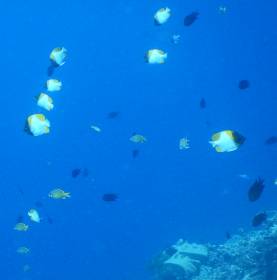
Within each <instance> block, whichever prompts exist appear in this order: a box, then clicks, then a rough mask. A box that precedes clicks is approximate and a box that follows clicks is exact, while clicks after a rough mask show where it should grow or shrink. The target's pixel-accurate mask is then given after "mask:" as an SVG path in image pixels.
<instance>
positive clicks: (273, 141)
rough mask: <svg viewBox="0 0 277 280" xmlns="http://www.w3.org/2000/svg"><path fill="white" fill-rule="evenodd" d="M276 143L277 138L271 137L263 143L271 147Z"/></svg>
mask: <svg viewBox="0 0 277 280" xmlns="http://www.w3.org/2000/svg"><path fill="white" fill-rule="evenodd" d="M276 143H277V137H276V136H271V137H269V138H268V139H267V140H266V141H265V145H273V144H276Z"/></svg>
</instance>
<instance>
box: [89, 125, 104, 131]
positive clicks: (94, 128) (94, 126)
mask: <svg viewBox="0 0 277 280" xmlns="http://www.w3.org/2000/svg"><path fill="white" fill-rule="evenodd" d="M90 128H91V129H93V130H94V131H96V132H101V128H100V127H99V126H96V125H91V126H90Z"/></svg>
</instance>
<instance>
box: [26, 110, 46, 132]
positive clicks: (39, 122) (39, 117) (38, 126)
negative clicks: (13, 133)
mask: <svg viewBox="0 0 277 280" xmlns="http://www.w3.org/2000/svg"><path fill="white" fill-rule="evenodd" d="M27 125H28V128H27V129H28V131H30V133H31V134H32V135H33V136H39V135H43V134H48V133H49V132H50V122H49V120H47V119H46V118H45V116H44V115H43V114H33V115H31V116H29V117H28V118H27Z"/></svg>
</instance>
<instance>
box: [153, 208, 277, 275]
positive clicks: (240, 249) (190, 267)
mask: <svg viewBox="0 0 277 280" xmlns="http://www.w3.org/2000/svg"><path fill="white" fill-rule="evenodd" d="M149 268H150V271H151V273H152V275H153V279H155V280H274V279H277V212H275V211H274V212H271V213H270V215H269V218H268V220H267V221H266V222H265V223H264V225H263V226H262V227H261V229H259V230H253V231H249V232H244V231H243V230H241V231H240V232H239V233H238V234H236V235H234V236H232V237H231V238H230V239H228V240H227V241H226V242H225V243H223V244H219V245H216V244H195V243H189V242H186V241H184V240H182V239H180V240H178V241H177V243H176V244H174V245H172V246H171V247H169V248H167V249H165V250H163V251H162V252H160V253H159V254H158V255H157V256H156V257H154V258H153V259H152V261H151V264H150V266H149Z"/></svg>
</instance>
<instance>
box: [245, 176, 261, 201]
mask: <svg viewBox="0 0 277 280" xmlns="http://www.w3.org/2000/svg"><path fill="white" fill-rule="evenodd" d="M264 187H265V185H264V180H263V179H261V178H258V179H257V180H256V181H255V182H254V183H253V184H252V185H251V186H250V188H249V190H248V199H249V201H251V202H254V201H256V200H258V199H259V198H260V196H261V195H262V193H263V190H264Z"/></svg>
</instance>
